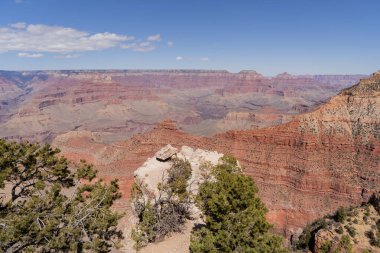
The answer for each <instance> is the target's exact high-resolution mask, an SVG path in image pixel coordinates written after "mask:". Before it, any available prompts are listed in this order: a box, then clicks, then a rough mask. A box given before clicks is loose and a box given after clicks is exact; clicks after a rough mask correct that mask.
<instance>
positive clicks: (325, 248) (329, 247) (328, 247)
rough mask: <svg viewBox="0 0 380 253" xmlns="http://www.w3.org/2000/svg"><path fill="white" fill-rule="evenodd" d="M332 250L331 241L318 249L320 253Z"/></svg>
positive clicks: (327, 252)
mask: <svg viewBox="0 0 380 253" xmlns="http://www.w3.org/2000/svg"><path fill="white" fill-rule="evenodd" d="M331 248H332V241H326V242H324V243H323V244H322V247H321V248H320V252H321V253H329V252H330V250H331Z"/></svg>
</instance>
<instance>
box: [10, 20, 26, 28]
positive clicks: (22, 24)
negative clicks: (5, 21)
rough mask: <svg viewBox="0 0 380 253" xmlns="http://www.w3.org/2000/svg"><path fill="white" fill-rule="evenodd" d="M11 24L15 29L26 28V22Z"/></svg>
mask: <svg viewBox="0 0 380 253" xmlns="http://www.w3.org/2000/svg"><path fill="white" fill-rule="evenodd" d="M9 26H10V27H12V28H15V29H24V28H25V27H26V23H24V22H18V23H15V24H10V25H9Z"/></svg>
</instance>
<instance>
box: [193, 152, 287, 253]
mask: <svg viewBox="0 0 380 253" xmlns="http://www.w3.org/2000/svg"><path fill="white" fill-rule="evenodd" d="M256 195H257V188H256V186H255V185H254V183H253V181H252V179H251V178H250V177H248V176H245V175H243V174H242V170H241V168H240V167H239V166H238V164H237V161H236V159H234V158H232V157H228V156H224V157H223V158H222V159H221V163H220V164H219V165H217V166H215V167H213V168H212V172H211V177H209V179H208V180H206V181H205V182H204V183H203V184H201V186H200V188H199V193H198V196H197V205H198V207H199V208H200V209H201V210H202V212H203V215H204V218H205V225H204V226H203V227H202V228H200V229H194V230H193V232H192V236H191V245H190V251H191V252H193V253H198V252H199V253H201V252H202V253H205V252H210V253H213V252H244V253H246V252H260V253H262V252H285V250H284V249H283V248H282V239H281V238H280V237H278V236H274V235H272V234H270V232H269V230H270V229H271V228H272V226H271V225H270V224H269V223H268V222H267V221H266V219H265V214H266V212H267V209H266V207H265V206H264V204H263V203H262V202H261V200H260V199H259V198H258V197H257V196H256Z"/></svg>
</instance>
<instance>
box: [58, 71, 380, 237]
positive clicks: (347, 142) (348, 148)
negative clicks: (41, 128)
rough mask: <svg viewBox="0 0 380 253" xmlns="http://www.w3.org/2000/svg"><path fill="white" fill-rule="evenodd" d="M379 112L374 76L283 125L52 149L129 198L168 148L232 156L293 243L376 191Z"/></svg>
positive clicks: (65, 143)
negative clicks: (115, 184) (141, 170)
mask: <svg viewBox="0 0 380 253" xmlns="http://www.w3.org/2000/svg"><path fill="white" fill-rule="evenodd" d="M379 105H380V73H375V74H374V75H373V76H371V77H370V78H368V79H365V80H362V81H361V82H360V83H358V84H357V85H355V86H353V87H351V88H348V89H345V90H344V91H342V92H341V93H340V94H339V95H337V96H335V97H333V98H332V99H331V100H330V101H329V102H328V103H326V104H325V105H322V106H320V107H319V108H318V109H316V110H314V111H312V112H310V113H305V114H302V115H299V116H297V117H296V118H295V119H294V120H292V121H291V122H289V123H287V124H284V125H278V126H274V127H268V128H263V129H257V130H245V131H229V132H227V133H223V134H218V135H215V136H213V137H210V138H207V137H194V136H191V135H188V134H186V133H185V132H182V131H179V130H177V128H176V125H175V123H173V122H172V121H165V122H163V123H162V124H160V125H158V126H156V127H155V128H154V129H152V130H151V131H148V132H146V133H144V134H139V135H136V136H134V137H133V138H131V139H129V140H127V141H124V142H119V143H115V144H112V145H103V144H102V143H101V141H100V140H96V138H94V137H91V136H90V135H89V134H88V133H87V134H86V133H81V132H79V133H68V134H66V135H63V136H60V137H59V138H57V139H56V141H55V145H57V146H59V147H61V148H62V150H63V152H64V154H65V155H66V156H68V157H69V158H71V159H74V160H75V159H78V158H79V157H85V158H88V160H89V161H91V162H95V164H96V165H98V168H99V169H100V172H101V175H104V176H106V177H118V178H122V185H123V188H122V189H123V190H125V192H124V193H125V196H126V197H128V189H129V185H130V184H131V182H132V181H133V170H134V169H136V168H138V167H139V166H140V165H141V164H142V163H143V162H144V161H145V159H146V158H147V157H150V156H152V155H153V154H154V153H155V152H156V151H157V150H159V149H160V148H161V147H162V146H165V145H166V144H168V143H170V144H172V145H173V146H175V147H181V146H182V145H187V146H191V147H193V148H198V147H199V148H203V149H207V150H216V151H218V152H221V153H225V154H232V155H234V156H236V158H237V159H238V160H239V161H240V162H241V164H242V165H243V166H244V167H245V173H247V174H248V175H250V176H252V177H253V178H254V180H255V182H256V184H257V185H258V187H259V190H260V191H259V194H260V197H261V198H262V200H263V201H264V202H265V204H266V205H267V207H268V208H269V210H270V211H269V214H268V218H269V220H270V221H271V222H273V223H275V228H276V229H277V231H278V232H281V233H284V234H285V235H287V236H289V237H290V236H291V235H294V234H297V233H298V232H299V229H300V228H301V227H302V226H304V225H305V224H306V223H308V222H310V221H312V220H314V219H316V218H318V217H321V216H322V215H324V214H326V213H330V212H332V211H334V210H336V209H337V208H338V207H339V206H349V205H357V204H360V203H361V202H363V201H367V200H368V197H369V196H370V194H371V193H372V192H373V191H377V190H379V188H380V186H379V185H380V184H379V181H380V106H379ZM84 147H85V148H84ZM123 180H124V181H123Z"/></svg>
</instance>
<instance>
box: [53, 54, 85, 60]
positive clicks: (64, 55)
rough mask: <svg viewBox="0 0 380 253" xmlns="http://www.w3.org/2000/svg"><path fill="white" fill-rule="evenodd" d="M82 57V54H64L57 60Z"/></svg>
mask: <svg viewBox="0 0 380 253" xmlns="http://www.w3.org/2000/svg"><path fill="white" fill-rule="evenodd" d="M78 57H80V54H63V55H58V56H56V58H59V59H75V58H78Z"/></svg>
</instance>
